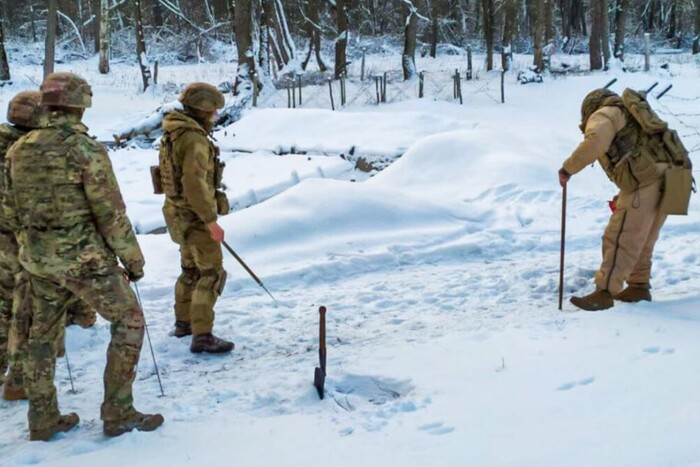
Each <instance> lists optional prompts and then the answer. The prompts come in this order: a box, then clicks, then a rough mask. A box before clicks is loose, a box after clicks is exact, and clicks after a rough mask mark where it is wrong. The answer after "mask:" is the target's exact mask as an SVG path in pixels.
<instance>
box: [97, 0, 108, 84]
mask: <svg viewBox="0 0 700 467" xmlns="http://www.w3.org/2000/svg"><path fill="white" fill-rule="evenodd" d="M99 70H100V73H102V74H103V75H106V74H107V73H109V0H101V1H100V64H99Z"/></svg>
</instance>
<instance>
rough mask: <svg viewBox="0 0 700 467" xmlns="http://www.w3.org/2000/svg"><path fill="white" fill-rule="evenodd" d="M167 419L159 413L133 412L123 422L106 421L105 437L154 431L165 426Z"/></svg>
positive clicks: (104, 427)
mask: <svg viewBox="0 0 700 467" xmlns="http://www.w3.org/2000/svg"><path fill="white" fill-rule="evenodd" d="M164 421H165V419H164V418H163V416H162V415H161V414H159V413H156V414H145V413H141V412H136V411H134V412H132V413H131V414H129V415H127V416H126V417H125V418H123V419H122V420H118V421H106V422H105V423H104V426H103V431H104V434H105V436H111V437H115V436H121V435H123V434H124V433H128V432H130V431H132V430H138V431H153V430H155V429H156V428H158V427H159V426H161V425H162V424H163V422H164Z"/></svg>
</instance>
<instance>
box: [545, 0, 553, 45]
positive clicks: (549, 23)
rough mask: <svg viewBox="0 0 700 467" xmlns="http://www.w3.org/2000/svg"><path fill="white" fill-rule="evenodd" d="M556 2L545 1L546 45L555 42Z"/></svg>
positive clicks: (551, 0)
mask: <svg viewBox="0 0 700 467" xmlns="http://www.w3.org/2000/svg"><path fill="white" fill-rule="evenodd" d="M553 16H554V0H544V43H545V45H547V44H551V43H552V42H554V18H553Z"/></svg>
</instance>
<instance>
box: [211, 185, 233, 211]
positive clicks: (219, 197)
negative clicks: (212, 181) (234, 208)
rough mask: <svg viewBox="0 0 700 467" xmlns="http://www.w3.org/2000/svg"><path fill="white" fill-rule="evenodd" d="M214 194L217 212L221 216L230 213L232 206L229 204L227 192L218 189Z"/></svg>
mask: <svg viewBox="0 0 700 467" xmlns="http://www.w3.org/2000/svg"><path fill="white" fill-rule="evenodd" d="M214 196H215V197H216V213H217V214H218V215H220V216H225V215H226V214H228V213H230V212H231V206H230V205H229V202H228V196H226V193H224V192H223V191H219V190H217V191H216V192H215V193H214Z"/></svg>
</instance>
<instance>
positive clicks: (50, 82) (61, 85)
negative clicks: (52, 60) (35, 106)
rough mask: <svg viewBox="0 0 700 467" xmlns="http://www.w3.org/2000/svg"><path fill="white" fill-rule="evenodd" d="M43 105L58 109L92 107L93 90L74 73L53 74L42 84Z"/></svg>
mask: <svg viewBox="0 0 700 467" xmlns="http://www.w3.org/2000/svg"><path fill="white" fill-rule="evenodd" d="M41 103H42V104H43V105H47V106H48V105H55V106H58V107H75V108H79V109H85V108H88V107H92V88H91V87H90V85H89V84H88V82H87V81H85V79H83V78H81V77H80V76H78V75H76V74H74V73H51V74H50V75H48V76H47V77H46V78H44V82H43V83H41Z"/></svg>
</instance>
